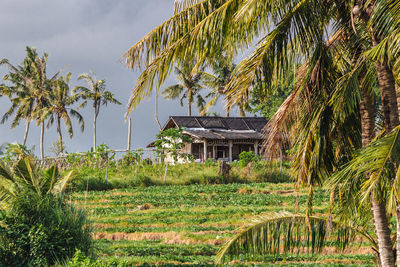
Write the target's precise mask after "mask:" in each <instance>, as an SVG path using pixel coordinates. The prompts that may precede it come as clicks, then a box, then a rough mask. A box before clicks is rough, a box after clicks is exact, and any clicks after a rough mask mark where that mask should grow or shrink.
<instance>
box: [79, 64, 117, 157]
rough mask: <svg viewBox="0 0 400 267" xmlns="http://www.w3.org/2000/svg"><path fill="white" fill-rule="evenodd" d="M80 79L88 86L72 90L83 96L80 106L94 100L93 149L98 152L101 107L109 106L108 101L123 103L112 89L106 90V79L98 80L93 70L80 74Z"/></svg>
mask: <svg viewBox="0 0 400 267" xmlns="http://www.w3.org/2000/svg"><path fill="white" fill-rule="evenodd" d="M78 80H84V81H86V83H87V84H88V87H84V86H77V87H75V88H74V89H73V90H72V92H73V94H75V93H76V92H78V93H77V96H78V97H82V98H83V99H84V102H83V103H82V104H81V105H80V106H79V107H78V109H79V108H82V107H84V106H86V104H87V101H88V100H91V101H93V109H94V117H93V149H94V150H95V152H97V145H96V144H97V143H96V122H97V117H98V116H99V112H100V107H101V106H102V105H103V106H107V104H108V103H113V104H118V105H121V103H120V102H119V101H118V100H117V99H115V98H114V94H113V93H111V92H110V91H106V84H105V81H104V80H98V79H97V77H96V74H95V73H94V72H93V71H90V73H83V74H81V75H79V77H78Z"/></svg>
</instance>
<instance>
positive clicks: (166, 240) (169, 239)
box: [71, 183, 374, 266]
mask: <svg viewBox="0 0 400 267" xmlns="http://www.w3.org/2000/svg"><path fill="white" fill-rule="evenodd" d="M71 201H72V202H73V203H76V204H78V206H80V207H82V208H84V209H86V210H87V211H88V213H89V214H90V218H91V220H92V221H93V227H94V230H95V234H94V237H95V239H96V241H95V244H96V253H97V255H99V257H100V259H99V260H100V261H105V262H108V263H110V264H111V263H112V262H123V263H126V264H128V265H130V264H132V265H182V264H185V265H189V264H190V265H199V266H200V265H204V266H205V265H212V264H213V260H214V255H215V253H216V252H217V250H218V248H219V247H220V245H221V244H223V243H224V242H225V241H226V240H228V239H229V238H230V237H231V236H232V235H233V234H234V233H235V229H237V228H238V227H240V226H241V225H243V224H244V223H246V222H248V221H250V220H251V218H252V217H254V216H257V215H259V214H268V213H272V212H277V211H281V210H286V211H293V209H294V207H295V201H296V193H295V192H294V190H293V185H292V184H290V183H277V184H274V183H250V184H223V185H199V184H195V185H168V186H162V185H159V186H149V187H136V188H131V189H117V190H111V191H89V192H88V193H87V194H86V193H84V192H77V193H73V194H72V195H71ZM305 201H306V195H305V192H300V196H299V204H300V207H301V206H302V204H304V203H305ZM327 202H328V196H327V194H326V193H325V192H324V191H323V190H319V191H317V192H316V194H315V197H314V204H315V206H314V207H315V208H314V212H315V213H317V214H318V213H322V212H325V211H326V208H327V206H326V205H325V204H324V203H327ZM303 206H304V205H303ZM274 262H275V264H277V263H278V264H280V265H286V266H321V265H324V266H351V265H354V266H374V262H373V255H372V253H371V251H370V249H369V248H368V245H367V244H362V245H360V244H357V245H356V246H354V247H351V248H349V249H348V251H345V253H343V254H341V253H336V252H335V250H334V249H333V248H326V249H325V250H324V253H323V254H322V255H318V256H312V255H286V256H285V257H274V256H266V257H263V258H257V259H248V258H245V257H242V258H241V259H240V261H238V260H236V261H231V262H230V264H233V265H241V264H250V263H257V264H261V263H263V265H264V264H265V265H269V264H273V263H274Z"/></svg>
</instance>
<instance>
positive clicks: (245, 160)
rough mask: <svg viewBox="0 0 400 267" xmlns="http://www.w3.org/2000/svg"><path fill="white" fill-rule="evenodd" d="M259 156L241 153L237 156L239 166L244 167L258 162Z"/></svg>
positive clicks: (251, 152) (246, 152) (250, 152)
mask: <svg viewBox="0 0 400 267" xmlns="http://www.w3.org/2000/svg"><path fill="white" fill-rule="evenodd" d="M260 160H261V156H258V155H256V154H254V152H253V151H243V152H242V153H240V154H239V165H240V166H241V167H246V166H247V165H248V164H249V163H250V162H259V161H260Z"/></svg>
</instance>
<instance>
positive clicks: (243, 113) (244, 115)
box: [239, 103, 246, 118]
mask: <svg viewBox="0 0 400 267" xmlns="http://www.w3.org/2000/svg"><path fill="white" fill-rule="evenodd" d="M239 110H240V117H242V118H244V117H246V112H245V111H244V106H243V105H242V103H240V106H239Z"/></svg>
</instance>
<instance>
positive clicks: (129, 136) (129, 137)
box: [126, 118, 132, 151]
mask: <svg viewBox="0 0 400 267" xmlns="http://www.w3.org/2000/svg"><path fill="white" fill-rule="evenodd" d="M131 136H132V118H129V121H128V145H127V147H126V150H128V151H131Z"/></svg>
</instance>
